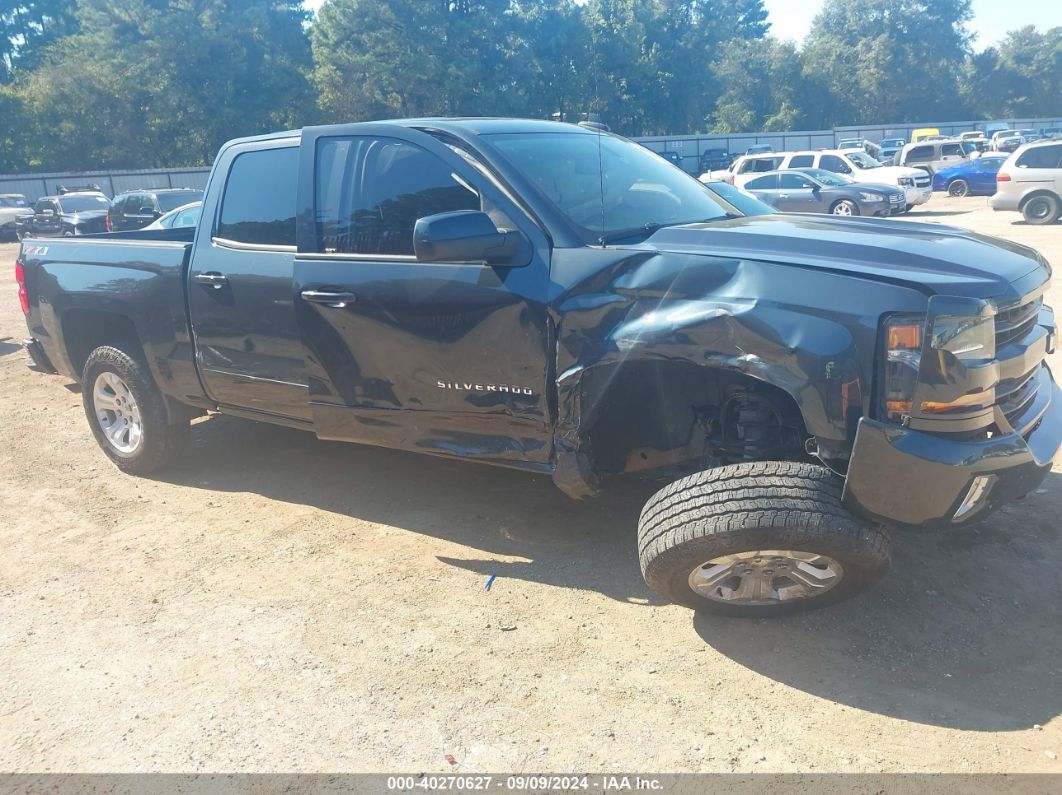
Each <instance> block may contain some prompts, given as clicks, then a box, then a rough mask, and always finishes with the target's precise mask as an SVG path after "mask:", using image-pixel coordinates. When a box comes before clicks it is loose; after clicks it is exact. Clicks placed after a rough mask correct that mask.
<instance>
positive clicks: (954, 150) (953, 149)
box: [940, 144, 963, 157]
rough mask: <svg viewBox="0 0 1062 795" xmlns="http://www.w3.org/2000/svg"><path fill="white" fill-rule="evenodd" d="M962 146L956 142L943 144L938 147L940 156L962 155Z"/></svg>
mask: <svg viewBox="0 0 1062 795" xmlns="http://www.w3.org/2000/svg"><path fill="white" fill-rule="evenodd" d="M962 154H963V152H962V147H961V146H959V145H958V144H944V145H943V146H941V147H940V156H941V157H962Z"/></svg>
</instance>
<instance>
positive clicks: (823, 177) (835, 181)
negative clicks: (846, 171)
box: [801, 168, 854, 185]
mask: <svg viewBox="0 0 1062 795" xmlns="http://www.w3.org/2000/svg"><path fill="white" fill-rule="evenodd" d="M801 172H802V173H804V174H807V175H808V176H809V177H812V178H814V179H815V180H816V181H817V182H821V183H822V184H823V185H851V184H852V182H853V181H854V180H851V179H849V178H848V177H846V176H844V175H843V174H835V173H834V172H832V171H826V170H825V169H822V168H808V169H801Z"/></svg>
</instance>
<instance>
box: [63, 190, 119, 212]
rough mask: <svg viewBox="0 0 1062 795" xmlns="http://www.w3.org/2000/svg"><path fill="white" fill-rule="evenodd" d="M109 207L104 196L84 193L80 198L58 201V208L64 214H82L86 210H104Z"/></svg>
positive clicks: (67, 197) (65, 198)
mask: <svg viewBox="0 0 1062 795" xmlns="http://www.w3.org/2000/svg"><path fill="white" fill-rule="evenodd" d="M110 206H111V203H110V202H109V201H108V200H107V197H106V196H97V195H94V194H91V193H86V194H84V195H82V196H64V197H63V198H61V199H60V200H59V207H60V208H62V210H63V212H64V213H83V212H87V211H88V210H106V209H107V208H108V207H110Z"/></svg>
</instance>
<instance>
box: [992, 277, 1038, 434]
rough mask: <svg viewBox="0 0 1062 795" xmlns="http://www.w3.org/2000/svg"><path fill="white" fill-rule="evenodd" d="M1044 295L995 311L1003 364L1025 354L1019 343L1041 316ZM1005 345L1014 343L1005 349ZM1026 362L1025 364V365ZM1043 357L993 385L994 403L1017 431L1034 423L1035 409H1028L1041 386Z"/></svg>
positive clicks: (997, 338)
mask: <svg viewBox="0 0 1062 795" xmlns="http://www.w3.org/2000/svg"><path fill="white" fill-rule="evenodd" d="M1042 307H1043V297H1042V296H1038V297H1037V298H1034V299H1033V300H1031V301H1023V302H1022V303H1019V304H1014V305H1011V306H1008V307H1004V308H1002V309H1000V310H998V311H997V312H996V358H997V360H998V361H999V362H1000V364H1001V366H1003V367H1004V368H1005V367H1006V364H1007V362H1008V361H1012V360H1014V359H1015V358H1016V357H1017V356H1021V355H1024V354H1025V350H1026V348H1025V346H1024V345H1022V343H1023V342H1024V341H1026V340H1029V339H1033V337H1030V335H1032V333H1033V331H1034V329H1036V325H1037V323H1038V321H1039V318H1040V309H1041V308H1042ZM1008 346H1013V347H1011V348H1010V351H1009V352H1008ZM1026 366H1028V365H1026ZM1042 366H1043V361H1042V360H1041V361H1038V362H1036V363H1035V365H1034V366H1033V367H1032V368H1031V369H1029V370H1028V371H1027V372H1024V373H1022V374H1021V375H1018V376H1016V377H1012V378H1007V379H1004V380H1002V381H1000V382H999V383H998V384H997V385H996V405H997V406H999V408H1000V410H1001V411H1002V412H1003V415H1004V416H1005V417H1006V418H1007V422H1008V423H1010V425H1011V427H1012V428H1013V429H1014V430H1016V431H1018V432H1019V433H1026V432H1028V431H1029V430H1031V429H1032V427H1034V426H1035V423H1036V417H1035V414H1036V412H1032V411H1030V409H1031V408H1032V407H1033V404H1034V403H1035V401H1036V394H1037V390H1038V388H1039V386H1040V371H1041V368H1042Z"/></svg>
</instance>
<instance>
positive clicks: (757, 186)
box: [745, 168, 906, 216]
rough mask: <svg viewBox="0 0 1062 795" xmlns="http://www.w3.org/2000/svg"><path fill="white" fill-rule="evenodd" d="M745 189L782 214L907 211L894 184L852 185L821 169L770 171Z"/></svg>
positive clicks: (861, 183) (902, 195)
mask: <svg viewBox="0 0 1062 795" xmlns="http://www.w3.org/2000/svg"><path fill="white" fill-rule="evenodd" d="M745 190H746V191H748V192H749V193H751V194H752V195H753V196H755V197H756V198H758V199H759V200H760V201H763V202H765V203H767V204H769V205H771V206H772V207H774V208H775V209H777V210H781V211H782V212H791V213H832V214H833V215H879V216H888V215H899V214H900V213H902V212H904V210H905V209H906V199H905V195H904V191H903V189H902V188H898V187H897V186H896V185H886V184H885V183H881V184H877V183H865V182H854V181H853V180H851V179H849V178H848V177H846V176H844V175H843V174H836V173H834V172H832V171H826V170H824V169H821V168H796V169H782V170H779V171H770V172H768V173H766V174H763V175H761V176H758V177H756V179H753V180H750V181H749V182H746V183H745Z"/></svg>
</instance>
